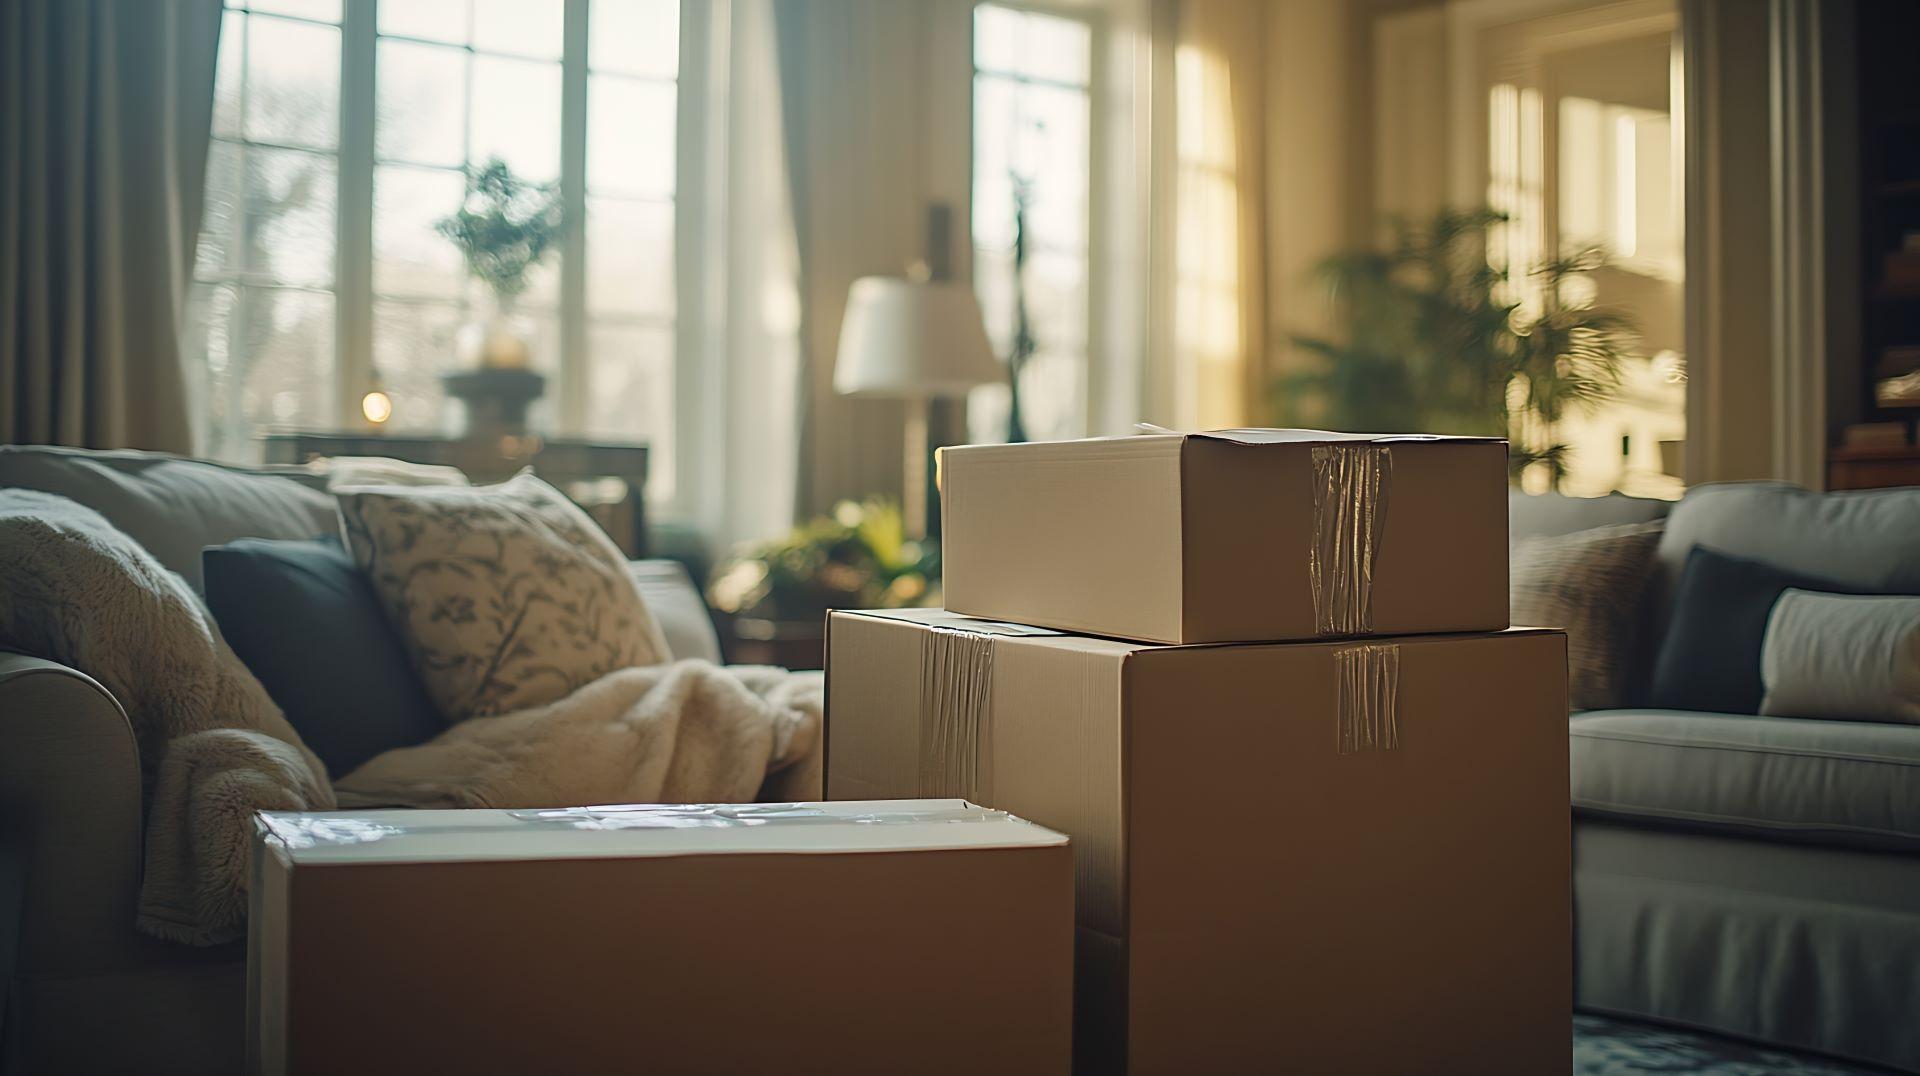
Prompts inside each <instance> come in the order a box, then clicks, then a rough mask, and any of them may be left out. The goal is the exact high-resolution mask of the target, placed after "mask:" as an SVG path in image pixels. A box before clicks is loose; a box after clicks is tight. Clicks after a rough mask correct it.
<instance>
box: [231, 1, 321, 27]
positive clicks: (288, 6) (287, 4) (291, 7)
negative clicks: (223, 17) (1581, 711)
mask: <svg viewBox="0 0 1920 1076" xmlns="http://www.w3.org/2000/svg"><path fill="white" fill-rule="evenodd" d="M247 6H248V7H249V8H252V9H253V10H254V11H271V12H273V13H275V14H277V15H295V16H298V17H299V18H302V19H318V20H319V21H321V22H339V21H340V0H247Z"/></svg>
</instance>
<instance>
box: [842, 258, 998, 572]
mask: <svg viewBox="0 0 1920 1076" xmlns="http://www.w3.org/2000/svg"><path fill="white" fill-rule="evenodd" d="M1005 378H1006V374H1005V371H1003V370H1002V369H1001V366H1000V362H999V360H998V359H995V358H994V357H993V348H992V346H991V345H990V344H988V343H987V330H986V325H985V324H984V323H983V322H982V321H981V318H980V303H979V301H978V300H976V299H975V298H974V295H973V288H972V287H971V286H970V285H968V284H966V283H963V282H961V281H957V280H918V279H911V278H906V277H883V276H870V277H862V278H861V279H859V280H856V281H854V282H853V288H852V290H851V291H849V292H848V293H847V313H846V318H845V320H844V321H842V322H841V325H840V352H839V355H838V356H837V358H836V360H835V362H834V367H833V387H834V391H836V392H838V393H840V394H841V395H843V396H867V397H881V398H890V399H903V400H905V401H907V428H906V434H907V437H906V441H907V444H906V450H907V456H906V495H905V496H904V497H903V498H902V499H901V502H900V511H901V517H902V519H903V520H904V522H905V524H906V526H907V528H908V532H909V533H910V534H912V535H914V536H916V537H918V536H921V535H924V534H925V533H926V526H927V457H928V455H929V447H928V443H927V413H928V403H929V401H931V400H932V399H933V398H934V397H946V396H963V395H965V394H966V393H967V391H968V390H969V389H972V388H974V387H976V386H979V385H993V384H999V383H1000V382H1001V381H1003V380H1005Z"/></svg>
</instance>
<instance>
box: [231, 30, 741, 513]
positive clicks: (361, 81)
mask: <svg viewBox="0 0 1920 1076" xmlns="http://www.w3.org/2000/svg"><path fill="white" fill-rule="evenodd" d="M565 4H566V10H565V23H564V29H563V36H562V40H563V42H564V45H563V50H562V57H561V60H560V67H561V116H560V117H559V119H560V122H561V134H560V185H559V190H560V196H561V204H562V207H563V209H564V211H565V213H566V219H567V231H566V236H565V238H564V240H563V241H562V243H561V244H560V250H559V255H558V257H559V271H560V272H559V276H560V291H559V302H558V307H557V311H556V316H557V318H558V322H559V340H560V354H559V355H558V356H557V357H556V358H557V362H556V363H555V367H554V368H555V370H556V372H557V376H556V378H555V383H554V384H553V386H551V387H550V389H549V393H550V397H551V398H552V399H553V400H554V401H555V403H556V404H557V406H556V407H555V409H554V416H555V433H556V435H557V436H561V437H578V436H582V435H583V431H584V429H585V420H586V410H587V407H586V404H587V398H588V377H589V364H590V360H591V356H590V353H589V344H588V339H589V336H588V333H589V327H590V325H591V324H592V319H591V318H590V317H589V316H588V312H587V305H586V279H587V266H586V246H585V243H584V241H583V240H584V238H585V237H584V221H585V215H586V201H587V198H586V195H587V190H586V165H587V107H588V102H587V75H588V63H587V60H588V48H587V46H588V42H589V20H590V18H591V2H590V0H565ZM708 7H709V4H708V2H707V0H680V41H679V51H680V69H679V73H678V75H677V76H676V78H675V89H676V93H675V165H674V169H675V190H674V248H675V249H674V271H673V278H674V286H675V289H676V292H677V294H678V296H679V297H680V300H681V301H680V302H677V303H676V307H675V313H674V315H673V316H672V317H671V318H659V319H648V318H642V317H639V316H626V315H622V316H619V317H609V318H606V319H604V320H607V321H609V322H622V323H637V322H641V321H648V322H650V323H654V324H665V325H668V326H670V327H671V329H672V332H673V337H674V343H673V355H674V363H673V365H674V396H675V400H676V407H675V412H676V418H678V417H680V416H683V415H690V414H692V412H690V411H688V410H686V409H685V407H684V406H683V405H684V404H685V403H686V402H688V401H689V399H690V398H691V399H697V396H692V395H691V393H692V392H693V390H695V389H696V388H697V387H698V386H700V385H701V384H702V370H701V369H700V360H701V355H700V349H699V347H698V344H699V339H700V333H699V332H698V331H696V327H695V326H693V325H692V324H690V323H689V322H688V320H687V319H686V316H685V315H686V313H687V311H686V309H685V306H686V302H685V300H686V299H687V297H688V296H690V295H692V294H694V293H695V289H696V287H697V284H698V282H699V280H700V274H701V272H702V268H701V262H702V256H701V251H702V245H701V242H700V234H699V233H700V223H701V213H700V211H699V207H698V205H690V204H689V201H690V200H689V199H688V198H687V194H688V193H689V192H693V191H697V189H698V180H699V176H700V174H701V161H700V134H699V132H700V124H699V117H700V116H701V115H702V114H703V110H704V107H705V95H706V91H707V86H706V76H705V72H706V67H707V65H706V49H707V41H706V35H707V33H708V32H709V28H710V26H711V18H710V13H709V11H708ZM262 14H263V15H265V16H266V17H269V18H277V19H292V20H294V21H302V22H313V21H314V20H311V19H301V18H300V17H298V16H290V15H280V14H278V13H274V12H270V11H269V12H263V13H262ZM325 25H331V24H325ZM339 30H340V86H339V92H340V98H339V129H338V132H337V137H336V142H335V149H334V152H333V154H332V156H333V157H334V159H335V162H336V169H335V174H336V181H337V187H336V191H335V228H336V231H335V237H334V241H335V251H334V253H335V263H334V277H333V285H332V288H331V292H332V295H333V301H334V318H335V328H334V371H333V372H334V384H333V388H334V401H333V402H334V415H333V420H334V422H335V424H336V426H337V427H338V428H339V429H346V430H351V429H358V428H361V427H362V420H361V417H360V400H361V398H362V397H363V396H365V394H366V393H367V392H368V391H370V390H371V389H372V388H373V387H374V369H375V364H374V361H373V304H374V301H375V293H374V287H373V254H374V252H373V226H374V220H373V189H374V169H375V166H376V158H375V153H374V138H375V106H376V101H377V96H378V88H377V81H376V80H377V78H378V71H377V67H378V63H377V57H376V53H377V41H378V39H379V36H380V35H379V32H378V31H379V0H341V12H340V23H339ZM242 78H243V82H242V89H241V93H242V94H243V96H244V94H245V93H246V88H245V87H246V83H245V81H244V79H245V74H244V70H243V74H242ZM237 141H239V142H241V143H242V144H253V143H255V142H257V141H258V140H254V139H248V138H246V137H245V132H244V130H243V131H242V132H241V135H240V137H239V138H238V139H237ZM260 144H263V145H269V146H271V143H260ZM303 151H304V150H303ZM312 152H323V151H312ZM243 182H244V180H243ZM198 283H199V278H198V277H196V284H198ZM233 283H238V284H241V285H246V284H247V283H248V282H247V281H246V280H244V279H240V280H237V281H233ZM275 286H278V285H275ZM296 290H305V291H323V290H328V289H317V288H299V289H296ZM697 435H698V430H697V428H695V427H694V424H692V423H685V424H678V423H677V424H676V428H675V430H674V436H675V441H676V445H675V448H676V449H678V451H675V452H674V453H673V457H674V459H675V461H676V467H675V469H676V472H677V473H676V474H674V475H673V476H672V478H673V481H672V483H671V485H672V488H673V490H674V495H673V496H672V497H671V498H658V497H653V496H650V497H649V499H648V507H649V508H650V509H651V510H652V511H653V512H654V513H655V517H656V518H668V519H673V518H681V517H684V516H686V515H688V514H690V508H691V502H692V497H691V496H690V491H691V490H693V489H694V488H695V479H696V476H695V475H694V474H693V473H692V472H694V471H695V470H696V464H695V460H696V459H698V458H699V457H700V456H701V455H702V453H700V452H698V451H687V449H692V448H695V447H696V437H697ZM650 488H654V487H653V486H651V485H650Z"/></svg>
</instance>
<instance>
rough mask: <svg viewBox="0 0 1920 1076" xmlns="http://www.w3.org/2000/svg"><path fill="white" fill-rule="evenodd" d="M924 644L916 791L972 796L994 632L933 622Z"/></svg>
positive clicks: (988, 690) (990, 685)
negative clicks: (934, 625)
mask: <svg viewBox="0 0 1920 1076" xmlns="http://www.w3.org/2000/svg"><path fill="white" fill-rule="evenodd" d="M923 646H924V648H925V649H924V650H923V651H922V652H921V660H920V670H921V671H920V675H921V681H920V795H922V796H927V797H945V796H956V797H959V798H961V799H969V800H970V799H975V798H976V797H977V793H978V791H979V789H980V785H981V772H980V770H981V758H982V755H983V747H984V746H985V732H986V727H985V726H986V722H987V713H988V705H989V702H990V698H989V696H990V695H991V693H992V688H993V637H992V636H991V635H989V634H987V633H985V632H978V631H970V630H968V629H965V628H953V627H946V626H936V627H933V628H931V629H930V630H929V631H928V632H927V633H926V636H925V642H924V644H923Z"/></svg>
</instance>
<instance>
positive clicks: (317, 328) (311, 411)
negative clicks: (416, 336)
mask: <svg viewBox="0 0 1920 1076" xmlns="http://www.w3.org/2000/svg"><path fill="white" fill-rule="evenodd" d="M204 317H205V321H204V324H205V325H206V326H208V329H207V330H206V332H205V336H206V339H207V345H208V346H207V359H208V362H207V382H206V389H207V395H206V399H205V404H206V409H207V410H206V415H207V425H208V431H209V434H210V438H209V440H210V442H211V443H210V448H211V450H212V452H213V454H214V455H217V456H221V457H225V458H228V459H252V458H258V456H259V448H258V445H257V443H256V438H257V436H258V434H259V433H260V431H262V430H263V429H266V428H269V427H306V428H318V427H327V426H331V425H333V416H334V410H333V296H331V295H327V294H324V293H320V292H304V291H288V290H283V289H278V288H233V289H228V288H220V289H215V290H214V291H213V293H212V296H211V300H210V303H209V306H208V308H207V309H206V313H205V315H204Z"/></svg>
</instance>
